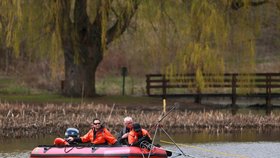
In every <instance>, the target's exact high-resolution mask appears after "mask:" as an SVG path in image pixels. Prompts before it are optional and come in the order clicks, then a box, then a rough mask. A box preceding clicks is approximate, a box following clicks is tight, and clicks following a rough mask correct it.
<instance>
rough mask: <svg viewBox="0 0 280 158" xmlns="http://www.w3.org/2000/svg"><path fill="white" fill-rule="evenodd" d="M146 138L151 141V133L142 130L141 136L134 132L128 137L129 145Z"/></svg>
mask: <svg viewBox="0 0 280 158" xmlns="http://www.w3.org/2000/svg"><path fill="white" fill-rule="evenodd" d="M144 136H147V137H148V138H149V139H151V136H150V134H149V132H148V131H147V130H145V129H143V128H142V129H141V134H138V133H137V132H135V131H134V130H132V131H130V132H129V135H128V144H133V143H136V142H137V141H138V140H139V139H140V138H142V137H144Z"/></svg>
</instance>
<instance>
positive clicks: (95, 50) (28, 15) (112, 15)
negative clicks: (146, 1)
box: [5, 0, 139, 97]
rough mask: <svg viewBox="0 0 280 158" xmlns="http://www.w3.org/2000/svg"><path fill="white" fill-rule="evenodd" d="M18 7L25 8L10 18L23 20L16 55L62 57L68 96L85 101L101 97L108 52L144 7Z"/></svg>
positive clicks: (86, 2)
mask: <svg viewBox="0 0 280 158" xmlns="http://www.w3.org/2000/svg"><path fill="white" fill-rule="evenodd" d="M5 2H9V0H7V1H5ZM13 2H20V3H14V5H13V6H17V7H19V8H21V11H19V12H15V10H13V9H12V8H9V9H10V13H9V14H10V15H11V16H13V17H17V19H20V20H18V21H17V22H18V26H20V29H19V30H18V31H12V30H10V33H12V34H13V36H12V39H11V40H9V41H10V43H12V45H13V48H14V52H16V53H19V52H20V53H22V51H23V49H24V51H25V52H26V53H27V54H28V56H29V57H31V58H34V57H47V58H49V59H50V60H51V61H52V63H55V61H57V60H58V59H57V58H59V57H60V55H59V54H60V53H61V52H62V53H63V58H64V71H65V80H64V94H65V95H67V96H81V95H83V96H86V97H90V96H94V95H96V90H95V72H96V69H97V67H98V65H99V63H100V62H101V61H102V58H103V55H104V52H105V50H106V47H107V46H108V45H109V44H110V43H111V42H112V41H113V40H115V39H116V38H118V37H119V36H121V35H122V34H123V33H124V31H125V30H126V28H127V27H128V26H129V23H130V21H131V19H132V17H133V15H134V13H135V12H136V10H137V7H138V5H139V2H138V0H126V1H122V0H115V1H111V0H94V1H91V0H50V1H43V0H22V1H19V0H14V1H13ZM6 6H7V5H6ZM58 66H60V67H62V66H61V65H58Z"/></svg>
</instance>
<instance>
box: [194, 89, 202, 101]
mask: <svg viewBox="0 0 280 158" xmlns="http://www.w3.org/2000/svg"><path fill="white" fill-rule="evenodd" d="M194 102H195V103H198V104H200V103H201V90H200V88H199V87H197V89H196V97H195V101H194Z"/></svg>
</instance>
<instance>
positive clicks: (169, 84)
mask: <svg viewBox="0 0 280 158" xmlns="http://www.w3.org/2000/svg"><path fill="white" fill-rule="evenodd" d="M203 78H204V79H203V81H200V82H197V81H196V77H195V74H184V75H174V76H168V77H167V76H166V75H164V74H148V75H146V84H147V85H146V90H147V95H148V96H162V97H169V96H189V97H195V101H196V102H197V103H200V102H201V99H202V97H230V98H231V101H232V106H235V105H236V99H237V97H240V96H246V97H260V98H265V99H266V105H267V106H268V107H270V106H271V99H272V98H276V97H280V73H254V74H238V73H225V74H222V75H213V74H207V75H206V74H204V75H203ZM198 83H200V84H203V86H199V84H198ZM199 87H203V88H199Z"/></svg>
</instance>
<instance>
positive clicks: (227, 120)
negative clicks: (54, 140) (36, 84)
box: [0, 103, 280, 138]
mask: <svg viewBox="0 0 280 158" xmlns="http://www.w3.org/2000/svg"><path fill="white" fill-rule="evenodd" d="M113 107H114V108H113ZM110 113H112V114H111V115H110ZM160 114H161V112H160V111H152V112H144V111H139V110H129V109H126V108H119V107H117V106H113V105H104V104H94V103H91V104H82V105H81V104H59V105H57V104H44V105H41V106H37V105H31V104H9V103H1V104H0V134H1V135H0V137H1V138H5V137H17V138H18V137H33V136H36V135H38V134H42V135H58V136H63V133H64V131H65V129H66V128H68V127H76V128H78V129H80V130H81V133H85V132H86V131H87V130H88V129H89V127H90V123H91V122H92V119H93V118H95V117H98V118H100V119H101V120H103V121H104V122H105V126H107V127H109V128H110V129H111V131H112V132H113V133H114V134H116V132H117V131H118V130H119V129H120V128H121V126H122V121H123V118H124V117H125V116H131V117H133V118H134V120H135V122H139V123H141V124H142V125H143V126H144V127H145V128H147V129H150V131H151V132H152V130H153V129H154V128H152V127H153V126H154V125H155V124H156V122H157V121H158V119H159V116H160ZM161 124H162V125H163V127H164V129H166V130H169V131H172V129H173V130H174V129H177V130H184V131H189V132H200V131H202V130H207V131H209V132H234V131H242V130H243V129H245V128H251V129H257V130H259V131H263V130H266V129H276V130H278V129H280V116H279V115H274V114H273V113H272V114H271V115H269V116H263V115H253V114H251V113H249V114H237V115H234V116H233V115H231V114H230V113H227V112H220V111H204V112H189V111H181V110H180V111H173V112H172V113H170V114H169V115H168V117H166V118H164V120H163V121H162V122H161Z"/></svg>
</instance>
